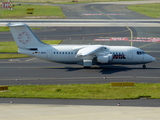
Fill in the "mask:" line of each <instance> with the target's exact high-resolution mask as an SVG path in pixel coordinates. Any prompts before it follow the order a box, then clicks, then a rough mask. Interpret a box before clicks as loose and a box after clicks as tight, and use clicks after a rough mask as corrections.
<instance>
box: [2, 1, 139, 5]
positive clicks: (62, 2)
mask: <svg viewBox="0 0 160 120" xmlns="http://www.w3.org/2000/svg"><path fill="white" fill-rule="evenodd" d="M1 1H3V2H4V1H5V0H1ZM72 1H73V0H27V1H26V0H12V2H36V3H60V4H76V3H88V2H115V1H139V0H74V1H78V2H72ZM5 2H6V1H5Z"/></svg>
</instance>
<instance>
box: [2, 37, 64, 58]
mask: <svg viewBox="0 0 160 120" xmlns="http://www.w3.org/2000/svg"><path fill="white" fill-rule="evenodd" d="M42 42H44V43H46V44H55V45H56V44H60V43H61V42H62V40H42ZM17 51H18V47H17V45H16V43H15V42H14V41H13V42H12V41H11V42H0V53H2V54H0V59H10V58H23V57H29V56H28V55H23V54H18V53H17ZM9 53H12V54H9ZM14 53H17V54H14Z"/></svg>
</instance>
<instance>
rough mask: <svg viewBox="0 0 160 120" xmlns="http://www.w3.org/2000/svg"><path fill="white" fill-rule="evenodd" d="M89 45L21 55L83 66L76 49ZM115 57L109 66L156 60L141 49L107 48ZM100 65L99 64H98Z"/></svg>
mask: <svg viewBox="0 0 160 120" xmlns="http://www.w3.org/2000/svg"><path fill="white" fill-rule="evenodd" d="M87 46H89V45H53V46H51V45H46V46H45V47H44V46H43V47H38V48H32V49H31V50H26V49H20V48H19V53H22V54H27V55H30V56H35V57H38V58H41V59H45V60H49V61H53V62H59V63H69V64H82V63H83V59H82V58H81V57H76V54H77V52H78V50H79V49H73V48H75V47H77V48H78V47H79V48H81V47H87ZM106 47H107V48H108V49H109V51H110V53H111V54H112V55H113V59H112V61H110V62H109V63H107V64H145V63H149V62H152V61H154V60H155V59H154V58H153V57H152V56H150V55H148V54H145V53H144V52H143V51H142V50H141V49H139V48H136V47H130V46H106ZM107 52H108V50H106V51H105V50H103V51H99V52H97V53H96V54H94V55H93V56H91V58H93V59H94V58H96V56H99V55H105V54H108V53H107ZM97 63H98V62H97Z"/></svg>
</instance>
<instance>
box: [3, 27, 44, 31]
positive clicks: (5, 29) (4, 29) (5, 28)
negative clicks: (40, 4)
mask: <svg viewBox="0 0 160 120" xmlns="http://www.w3.org/2000/svg"><path fill="white" fill-rule="evenodd" d="M31 29H32V30H36V29H42V28H38V27H37V28H31ZM8 31H10V29H9V27H0V32H8Z"/></svg>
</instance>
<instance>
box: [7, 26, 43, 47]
mask: <svg viewBox="0 0 160 120" xmlns="http://www.w3.org/2000/svg"><path fill="white" fill-rule="evenodd" d="M7 26H8V27H9V28H10V31H11V33H12V36H13V38H14V40H15V42H16V44H17V46H18V48H19V49H32V48H36V47H44V46H45V45H46V44H45V43H43V42H41V41H40V40H39V39H38V38H37V37H36V35H35V34H34V33H33V32H32V30H31V29H30V28H29V27H28V25H27V24H25V23H9V24H7Z"/></svg>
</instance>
